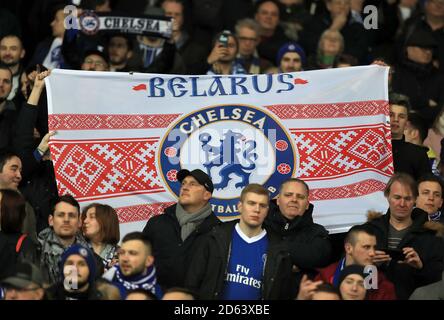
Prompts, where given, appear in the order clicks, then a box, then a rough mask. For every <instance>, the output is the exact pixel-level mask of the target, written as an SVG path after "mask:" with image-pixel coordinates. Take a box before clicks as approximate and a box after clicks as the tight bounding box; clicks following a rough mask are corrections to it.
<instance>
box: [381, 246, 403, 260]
mask: <svg viewBox="0 0 444 320" xmlns="http://www.w3.org/2000/svg"><path fill="white" fill-rule="evenodd" d="M385 253H387V254H388V255H389V256H390V257H391V258H392V260H394V261H403V260H404V259H405V256H404V253H403V252H402V250H401V249H387V250H386V251H385Z"/></svg>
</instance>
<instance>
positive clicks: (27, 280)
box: [0, 262, 45, 300]
mask: <svg viewBox="0 0 444 320" xmlns="http://www.w3.org/2000/svg"><path fill="white" fill-rule="evenodd" d="M1 289H3V292H4V299H5V300H43V299H44V298H45V289H44V288H43V277H42V274H41V272H40V270H39V269H38V268H37V267H36V266H35V265H33V264H31V263H28V262H24V263H18V264H17V266H16V269H15V272H14V273H13V274H12V275H11V276H10V277H8V278H6V279H4V280H2V281H1V282H0V291H1Z"/></svg>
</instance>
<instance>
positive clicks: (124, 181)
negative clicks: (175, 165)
mask: <svg viewBox="0 0 444 320" xmlns="http://www.w3.org/2000/svg"><path fill="white" fill-rule="evenodd" d="M157 147H158V139H154V140H152V139H151V140H150V139H138V140H134V139H132V140H125V141H122V140H119V141H97V142H94V141H75V142H66V141H55V142H54V143H53V144H52V145H51V154H52V155H53V159H54V162H55V168H56V177H57V183H58V188H59V193H60V194H64V193H69V194H72V195H73V196H74V197H76V198H77V199H78V200H83V201H86V200H93V199H100V198H110V197H114V196H123V195H131V194H140V193H142V194H143V193H156V192H163V191H164V189H163V187H162V184H161V182H160V180H159V176H158V174H157V172H156V167H155V162H154V161H155V151H156V148H157Z"/></svg>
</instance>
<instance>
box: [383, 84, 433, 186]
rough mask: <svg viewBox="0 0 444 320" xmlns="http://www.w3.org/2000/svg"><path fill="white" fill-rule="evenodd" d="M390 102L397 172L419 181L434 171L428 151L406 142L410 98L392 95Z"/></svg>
mask: <svg viewBox="0 0 444 320" xmlns="http://www.w3.org/2000/svg"><path fill="white" fill-rule="evenodd" d="M389 100H390V101H389V103H390V130H391V133H392V150H393V165H394V167H395V172H405V173H407V174H409V175H411V176H412V177H413V178H415V179H416V180H417V179H419V177H421V176H423V175H425V174H429V173H431V171H432V170H431V168H430V163H429V159H428V156H427V149H425V148H424V147H421V146H417V145H415V144H413V143H409V142H406V141H405V138H404V129H405V126H406V123H407V120H408V112H409V108H410V104H409V101H408V98H407V97H406V96H404V95H401V94H396V93H392V94H390V98H389Z"/></svg>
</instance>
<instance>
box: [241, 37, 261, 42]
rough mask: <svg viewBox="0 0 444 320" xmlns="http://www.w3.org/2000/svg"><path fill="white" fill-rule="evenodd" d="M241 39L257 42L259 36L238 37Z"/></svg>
mask: <svg viewBox="0 0 444 320" xmlns="http://www.w3.org/2000/svg"><path fill="white" fill-rule="evenodd" d="M238 39H239V41H245V42H246V41H252V42H256V41H257V38H248V37H239V38H238Z"/></svg>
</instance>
